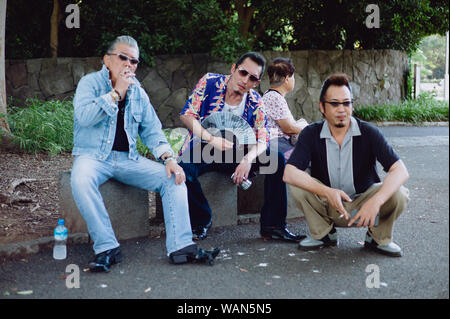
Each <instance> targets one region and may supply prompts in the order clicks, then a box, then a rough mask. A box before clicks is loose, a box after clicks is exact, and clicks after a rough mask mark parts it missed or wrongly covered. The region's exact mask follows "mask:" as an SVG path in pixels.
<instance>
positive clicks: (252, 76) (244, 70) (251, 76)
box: [238, 67, 259, 82]
mask: <svg viewBox="0 0 450 319" xmlns="http://www.w3.org/2000/svg"><path fill="white" fill-rule="evenodd" d="M238 72H239V75H240V76H242V77H246V76H247V75H249V74H250V73H249V72H248V71H247V70H246V69H244V68H242V67H238ZM249 79H250V81H252V82H258V81H259V79H258V78H257V77H256V76H254V75H253V74H250V76H249Z"/></svg>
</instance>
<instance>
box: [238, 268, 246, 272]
mask: <svg viewBox="0 0 450 319" xmlns="http://www.w3.org/2000/svg"><path fill="white" fill-rule="evenodd" d="M239 270H240V271H243V272H248V270H247V269H245V268H239Z"/></svg>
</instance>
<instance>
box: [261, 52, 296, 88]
mask: <svg viewBox="0 0 450 319" xmlns="http://www.w3.org/2000/svg"><path fill="white" fill-rule="evenodd" d="M294 72H295V67H294V64H293V63H292V60H291V59H288V58H276V59H274V60H273V61H272V62H271V63H270V65H269V67H268V68H267V74H268V75H269V82H270V85H271V86H274V87H277V86H280V85H282V84H283V81H284V80H285V79H286V78H288V77H291V76H292V75H293V74H294Z"/></svg>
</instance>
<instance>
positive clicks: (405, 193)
mask: <svg viewBox="0 0 450 319" xmlns="http://www.w3.org/2000/svg"><path fill="white" fill-rule="evenodd" d="M315 180H316V181H317V182H319V183H321V182H320V181H319V180H317V179H315ZM321 184H322V183H321ZM289 187H290V193H291V196H292V197H293V198H294V202H295V203H296V205H297V207H298V208H299V209H300V210H301V211H302V212H303V214H304V215H305V218H306V222H307V223H308V227H309V231H310V233H311V237H313V238H314V239H321V238H323V237H324V236H325V235H327V234H328V233H329V232H330V231H331V229H332V228H333V225H335V226H336V227H347V224H348V222H349V220H346V219H345V218H339V216H340V213H338V212H337V211H336V210H335V209H333V208H331V207H330V205H329V204H328V201H327V200H326V199H325V198H322V197H320V196H318V195H315V194H313V193H311V192H308V191H306V190H303V189H301V188H298V187H295V186H292V185H289ZM380 187H381V183H376V184H374V185H372V186H371V187H370V188H369V189H368V190H367V191H366V192H365V193H363V194H362V195H361V196H359V197H358V198H356V199H355V200H353V201H352V202H350V203H348V202H343V204H344V208H345V210H346V211H347V212H348V213H349V214H350V212H351V211H352V210H353V209H356V210H359V209H360V208H361V206H362V205H363V204H364V203H365V202H366V201H367V200H368V199H369V198H371V197H372V196H373V195H374V194H375V193H376V192H377V191H378V190H379V189H380ZM408 201H409V190H408V189H407V188H406V187H404V186H402V187H401V188H400V189H399V190H398V191H397V192H396V193H394V195H392V197H391V198H390V199H389V200H388V201H387V202H386V203H384V204H383V205H382V206H381V208H380V212H379V224H378V226H376V227H372V228H368V230H369V234H370V236H371V237H372V238H373V239H374V240H375V242H377V243H378V244H379V245H387V244H389V243H390V242H391V241H392V231H393V228H394V222H395V221H396V220H397V218H398V217H399V216H400V214H401V213H402V212H403V210H404V209H405V207H406V204H407V203H408Z"/></svg>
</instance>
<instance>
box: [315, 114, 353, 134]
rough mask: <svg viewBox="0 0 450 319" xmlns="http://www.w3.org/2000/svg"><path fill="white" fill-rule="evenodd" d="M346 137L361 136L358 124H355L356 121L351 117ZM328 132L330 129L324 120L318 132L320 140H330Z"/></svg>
mask: <svg viewBox="0 0 450 319" xmlns="http://www.w3.org/2000/svg"><path fill="white" fill-rule="evenodd" d="M346 135H348V136H359V135H361V131H360V129H359V126H358V122H356V119H355V118H354V117H353V116H352V117H351V118H350V128H349V130H348V131H347V134H346ZM332 137H333V136H332V135H331V132H330V127H329V126H328V121H327V120H325V121H324V123H323V126H322V130H321V131H320V138H332Z"/></svg>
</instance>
